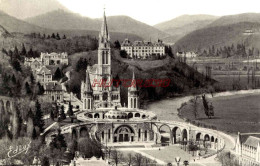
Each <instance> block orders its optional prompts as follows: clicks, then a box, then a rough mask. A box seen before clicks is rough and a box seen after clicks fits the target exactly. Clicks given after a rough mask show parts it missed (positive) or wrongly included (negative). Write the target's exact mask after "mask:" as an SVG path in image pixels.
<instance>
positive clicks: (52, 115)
mask: <svg viewBox="0 0 260 166" xmlns="http://www.w3.org/2000/svg"><path fill="white" fill-rule="evenodd" d="M50 118H51V120H53V121H54V113H53V111H52V110H51V112H50Z"/></svg>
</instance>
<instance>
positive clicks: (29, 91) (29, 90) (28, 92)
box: [25, 82, 32, 95]
mask: <svg viewBox="0 0 260 166" xmlns="http://www.w3.org/2000/svg"><path fill="white" fill-rule="evenodd" d="M25 90H26V94H28V95H30V94H32V90H31V88H30V85H29V83H28V82H26V83H25Z"/></svg>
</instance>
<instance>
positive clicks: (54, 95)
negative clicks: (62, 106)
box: [44, 81, 64, 102]
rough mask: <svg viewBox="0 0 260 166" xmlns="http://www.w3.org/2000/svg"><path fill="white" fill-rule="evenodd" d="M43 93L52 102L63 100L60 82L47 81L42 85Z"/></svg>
mask: <svg viewBox="0 0 260 166" xmlns="http://www.w3.org/2000/svg"><path fill="white" fill-rule="evenodd" d="M44 89H45V91H44V95H45V96H47V97H48V99H49V101H52V102H63V98H64V91H63V90H62V86H61V84H60V83H58V82H56V81H52V82H48V83H46V84H45V86H44Z"/></svg>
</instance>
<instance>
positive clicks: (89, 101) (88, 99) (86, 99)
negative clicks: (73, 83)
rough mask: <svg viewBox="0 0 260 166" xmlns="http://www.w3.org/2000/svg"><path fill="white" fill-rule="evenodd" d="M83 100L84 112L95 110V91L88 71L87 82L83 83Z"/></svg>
mask: <svg viewBox="0 0 260 166" xmlns="http://www.w3.org/2000/svg"><path fill="white" fill-rule="evenodd" d="M81 99H82V101H83V108H82V109H83V110H92V108H93V90H92V87H91V83H90V77H89V72H88V71H86V82H85V83H81Z"/></svg>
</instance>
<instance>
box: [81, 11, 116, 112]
mask: <svg viewBox="0 0 260 166" xmlns="http://www.w3.org/2000/svg"><path fill="white" fill-rule="evenodd" d="M86 76H87V77H86V81H85V82H82V83H81V100H82V102H83V110H91V109H96V108H102V107H104V108H109V107H115V106H118V107H121V102H120V101H121V100H120V88H116V87H114V86H112V85H110V84H109V83H110V82H111V80H112V73H111V48H110V37H109V34H108V28H107V22H106V17H105V15H104V21H103V24H102V27H101V32H100V34H99V47H98V64H95V65H93V66H91V67H88V69H87V71H86ZM102 81H103V82H105V83H106V85H104V84H103V83H102ZM91 83H92V84H91Z"/></svg>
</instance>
